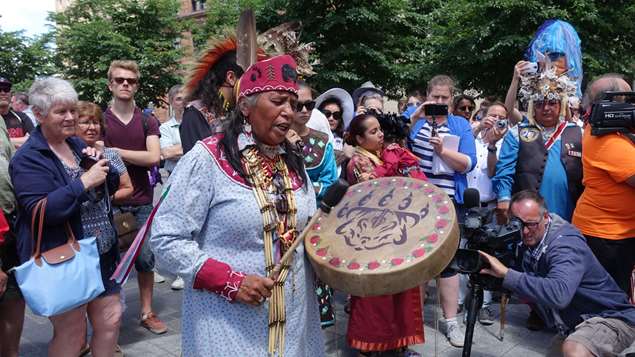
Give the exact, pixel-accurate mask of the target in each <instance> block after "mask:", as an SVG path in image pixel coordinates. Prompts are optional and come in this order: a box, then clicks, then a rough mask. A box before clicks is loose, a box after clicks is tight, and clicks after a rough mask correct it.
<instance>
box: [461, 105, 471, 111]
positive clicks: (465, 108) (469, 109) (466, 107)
mask: <svg viewBox="0 0 635 357" xmlns="http://www.w3.org/2000/svg"><path fill="white" fill-rule="evenodd" d="M459 110H460V111H462V112H472V111H474V107H471V106H468V105H464V106H462V107H459Z"/></svg>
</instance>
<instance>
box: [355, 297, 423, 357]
mask: <svg viewBox="0 0 635 357" xmlns="http://www.w3.org/2000/svg"><path fill="white" fill-rule="evenodd" d="M346 340H347V342H348V344H349V346H351V347H352V348H354V349H357V350H360V351H388V350H394V349H397V348H401V347H406V346H409V345H414V344H418V343H423V342H424V334H423V313H422V311H421V294H420V290H419V287H416V288H412V289H410V290H406V291H404V292H402V293H399V294H394V295H382V296H372V297H358V296H352V297H351V314H350V318H349V320H348V332H347V334H346Z"/></svg>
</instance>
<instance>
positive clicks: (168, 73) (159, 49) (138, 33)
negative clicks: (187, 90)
mask: <svg viewBox="0 0 635 357" xmlns="http://www.w3.org/2000/svg"><path fill="white" fill-rule="evenodd" d="M178 10H179V3H178V1H176V0H146V1H137V0H76V1H74V2H73V3H72V5H71V6H70V7H69V8H67V9H66V10H65V11H64V12H61V13H56V14H52V15H51V18H52V20H53V21H54V22H55V24H56V25H55V34H56V38H57V56H56V63H57V66H58V68H59V71H60V72H61V74H62V75H63V76H64V77H65V78H67V79H70V80H71V81H72V82H73V84H74V85H75V89H76V90H77V92H78V93H79V96H80V98H82V99H85V100H91V101H94V102H96V103H99V104H101V105H106V104H107V103H108V101H109V100H110V97H111V95H110V92H109V90H108V88H107V82H108V80H107V72H108V66H109V65H110V62H111V61H113V60H117V59H129V60H135V61H137V63H138V64H139V69H140V72H141V84H140V87H139V92H138V93H137V95H136V97H135V99H136V101H137V103H138V105H140V106H145V105H146V104H147V103H148V102H150V101H152V102H154V103H159V102H161V101H163V97H164V95H165V93H166V92H167V91H168V89H169V88H170V87H171V86H172V85H174V84H177V83H178V82H179V81H180V76H179V66H180V64H179V61H180V59H181V56H182V54H181V50H180V49H179V48H178V46H176V45H175V44H176V43H177V41H178V39H179V37H180V33H181V31H182V29H183V26H184V25H185V23H184V22H182V21H180V20H179V19H178V18H177V13H178Z"/></svg>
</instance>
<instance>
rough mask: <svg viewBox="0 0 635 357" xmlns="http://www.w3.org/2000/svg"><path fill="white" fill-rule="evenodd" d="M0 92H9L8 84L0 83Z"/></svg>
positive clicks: (9, 86)
mask: <svg viewBox="0 0 635 357" xmlns="http://www.w3.org/2000/svg"><path fill="white" fill-rule="evenodd" d="M0 92H5V93H11V85H10V84H0Z"/></svg>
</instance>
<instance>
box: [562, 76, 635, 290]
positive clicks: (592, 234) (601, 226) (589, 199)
mask: <svg viewBox="0 0 635 357" xmlns="http://www.w3.org/2000/svg"><path fill="white" fill-rule="evenodd" d="M630 90H631V87H630V86H629V85H628V83H626V82H625V81H624V80H623V79H622V78H621V77H619V76H617V75H605V76H602V77H600V78H599V79H597V80H595V81H594V82H593V83H591V84H590V85H589V87H588V89H587V93H586V95H585V104H586V106H587V108H589V107H590V106H591V105H592V103H594V102H596V101H598V100H600V99H601V98H602V96H603V94H604V92H606V91H630ZM632 130H633V133H635V128H633V129H632ZM582 147H583V148H584V149H583V152H582V167H583V177H584V178H583V181H582V183H583V184H584V186H585V189H584V193H583V194H582V196H581V197H580V200H579V201H578V204H577V206H576V210H575V212H574V214H573V224H574V225H576V226H577V227H578V229H579V230H580V231H581V232H582V233H583V234H584V236H585V237H586V239H587V243H588V245H589V247H590V248H591V250H592V251H593V254H595V256H596V257H597V259H598V260H599V261H600V263H601V264H602V266H604V268H605V269H606V271H607V272H608V273H609V274H610V275H611V276H612V277H613V279H615V281H616V282H617V284H618V285H619V287H620V288H622V290H624V291H625V292H626V293H627V294H629V295H630V293H629V291H630V290H629V286H630V276H631V271H632V269H633V266H634V265H635V143H634V142H633V141H631V140H630V139H629V138H628V137H627V136H625V135H623V134H621V133H611V134H606V135H602V136H592V135H591V128H590V127H589V126H588V125H587V127H586V128H585V132H584V137H583V141H582Z"/></svg>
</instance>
